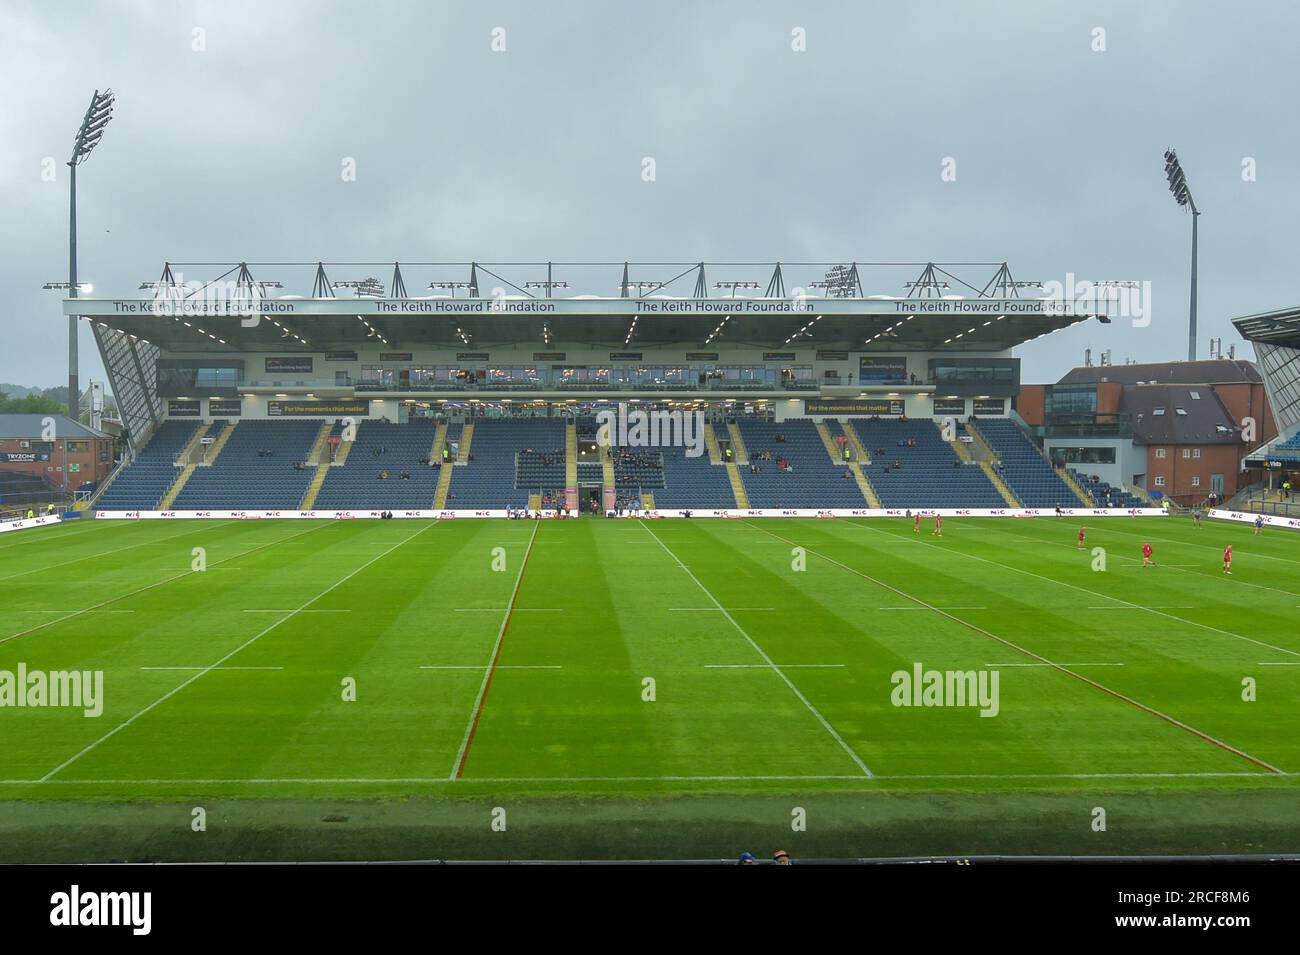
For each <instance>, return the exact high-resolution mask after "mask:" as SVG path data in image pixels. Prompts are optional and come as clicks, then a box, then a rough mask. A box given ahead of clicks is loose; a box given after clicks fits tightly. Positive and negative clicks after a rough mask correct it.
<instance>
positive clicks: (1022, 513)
mask: <svg viewBox="0 0 1300 955" xmlns="http://www.w3.org/2000/svg"><path fill="white" fill-rule="evenodd" d="M384 513H385V511H382V510H378V509H375V510H354V511H327V510H315V511H288V510H284V511H258V510H244V511H96V512H95V517H96V519H99V520H205V519H212V520H224V521H230V520H356V519H363V520H364V519H378V518H380V516H381V515H382V514H384ZM391 513H392V515H393V517H394V518H420V519H424V520H433V519H437V520H463V519H467V518H468V519H475V518H489V517H498V518H505V517H509V516H510V512H509V511H504V510H483V511H473V510H467V511H431V510H412V511H399V510H393V511H391ZM544 513H548V514H549V513H554V512H553V511H547V512H544ZM915 513H917V512H916V511H908V510H906V509H904V508H857V509H851V508H831V509H818V508H771V509H763V508H752V509H749V510H742V509H736V510H708V509H700V510H689V511H687V510H653V511H645V512H642V516H643V517H652V518H671V517H680V518H685V517H691V518H729V519H733V520H735V519H744V518H749V517H902V518H906V517H909V516H911V515H914V514H915ZM920 513H921V515H922V516H923V517H933V516H935V515H936V514H937V515H940V516H942V517H1017V518H1019V517H1054V516H1055V515H1056V511H1055V509H1054V508H978V507H967V508H943V507H941V508H938V509H933V510H921V511H920ZM1222 513H1226V512H1222ZM1061 514H1062V515H1064V516H1066V517H1166V516H1168V515H1167V514H1166V513H1165V511H1164V510H1163V509H1162V508H1159V507H1132V508H1120V507H1109V508H1107V507H1065V508H1062V509H1061ZM1210 516H1212V517H1213V516H1216V512H1211V515H1210ZM1242 519H1249V520H1253V519H1254V516H1253V515H1251V516H1250V517H1249V518H1242ZM588 520H590V518H588ZM1274 520H1275V521H1276V522H1278V523H1282V522H1283V519H1281V518H1275V519H1274ZM17 523H20V524H21V523H28V524H32V523H35V522H22V521H19V522H17ZM1290 526H1296V527H1300V519H1293V520H1291V521H1290Z"/></svg>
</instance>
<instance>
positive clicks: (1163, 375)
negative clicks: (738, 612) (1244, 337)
mask: <svg viewBox="0 0 1300 955" xmlns="http://www.w3.org/2000/svg"><path fill="white" fill-rule="evenodd" d="M1263 380H1264V379H1263V377H1262V376H1261V375H1260V373H1259V368H1258V367H1257V366H1256V365H1255V363H1254V362H1253V361H1246V360H1245V359H1242V358H1214V359H1208V360H1206V361H1165V362H1151V363H1147V364H1138V365H1094V366H1091V367H1087V368H1074V369H1072V370H1071V371H1070V372H1068V373H1067V374H1066V376H1065V377H1064V378H1062V379H1061V380H1060V381H1059V382H1057V384H1060V385H1081V384H1094V383H1097V382H1103V381H1116V382H1119V383H1120V384H1121V385H1138V384H1145V383H1148V382H1155V383H1157V384H1165V385H1226V384H1239V383H1248V384H1259V383H1260V382H1262V381H1263Z"/></svg>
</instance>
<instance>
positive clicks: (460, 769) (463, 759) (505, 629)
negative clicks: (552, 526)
mask: <svg viewBox="0 0 1300 955" xmlns="http://www.w3.org/2000/svg"><path fill="white" fill-rule="evenodd" d="M535 540H537V534H536V531H534V533H533V536H532V537H530V538H528V549H527V550H526V551H524V563H523V566H521V567H520V568H519V579H518V580H517V581H515V592H514V593H513V594H511V595H510V606H509V607H508V608H506V619H505V623H504V624H503V626H502V627H501V639H500V640H498V641H497V648H496V651H495V652H494V653H493V654H492V662H491V664H489V665H488V674H487V682H486V683H485V684H483V695H482V696H481V697H479V701H478V707H477V709H475V710H474V722H472V723H471V724H470V727H469V739H468V740H466V741H465V752H463V753H461V756H460V763H459V764H457V766H456V778H457V779H460V778H461V777H462V776H464V775H465V763H467V762H468V761H469V751H470V750H471V749H473V748H474V734H475V733H477V732H478V721H479V717H481V716H482V715H483V707H484V706H485V705H486V704H487V698H488V694H489V693H490V692H492V677H493V676H495V675H496V672H497V661H499V660H500V659H501V648H502V647H504V646H505V645H506V634H507V633H509V632H510V621H511V620H513V619H514V617H515V603H516V602H518V600H519V591H521V590H523V589H524V574H525V573H527V572H528V558H529V557H531V556H532V553H533V541H535Z"/></svg>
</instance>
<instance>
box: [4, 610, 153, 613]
mask: <svg viewBox="0 0 1300 955" xmlns="http://www.w3.org/2000/svg"><path fill="white" fill-rule="evenodd" d="M12 612H13V613H72V611H71V610H14V611H12ZM82 612H84V613H92V612H94V613H135V611H134V610H94V611H91V610H87V611H82Z"/></svg>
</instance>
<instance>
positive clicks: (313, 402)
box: [266, 398, 370, 418]
mask: <svg viewBox="0 0 1300 955" xmlns="http://www.w3.org/2000/svg"><path fill="white" fill-rule="evenodd" d="M266 414H267V416H268V417H271V418H324V417H330V416H332V415H369V414H370V402H369V401H327V400H325V399H323V398H316V399H311V398H305V399H303V400H301V401H268V402H267V403H266Z"/></svg>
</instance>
